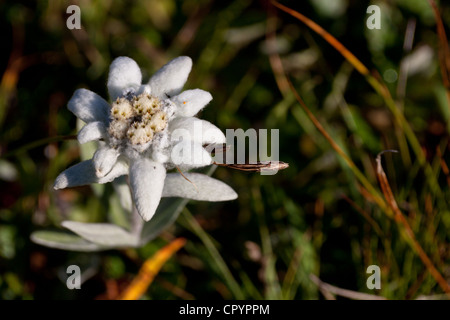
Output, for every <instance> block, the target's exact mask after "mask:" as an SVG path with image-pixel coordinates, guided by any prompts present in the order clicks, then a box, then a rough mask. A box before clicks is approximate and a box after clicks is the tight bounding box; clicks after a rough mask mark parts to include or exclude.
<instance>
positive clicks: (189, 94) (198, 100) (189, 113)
mask: <svg viewBox="0 0 450 320" xmlns="http://www.w3.org/2000/svg"><path fill="white" fill-rule="evenodd" d="M211 100H212V95H211V94H210V93H209V92H207V91H204V90H200V89H194V90H186V91H183V92H182V93H180V94H179V95H177V96H176V97H173V98H172V101H173V102H175V104H176V106H177V111H176V115H177V116H179V117H193V116H195V115H196V114H197V113H198V112H199V111H200V110H201V109H203V108H204V107H205V106H206V105H207V104H208V103H209V102H210V101H211Z"/></svg>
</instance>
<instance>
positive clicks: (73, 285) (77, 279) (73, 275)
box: [66, 264, 81, 290]
mask: <svg viewBox="0 0 450 320" xmlns="http://www.w3.org/2000/svg"><path fill="white" fill-rule="evenodd" d="M66 273H67V274H68V275H70V276H69V277H67V281H66V286H67V288H68V289H70V290H73V289H81V269H80V267H79V266H77V265H76V264H72V265H70V266H68V267H67V270H66Z"/></svg>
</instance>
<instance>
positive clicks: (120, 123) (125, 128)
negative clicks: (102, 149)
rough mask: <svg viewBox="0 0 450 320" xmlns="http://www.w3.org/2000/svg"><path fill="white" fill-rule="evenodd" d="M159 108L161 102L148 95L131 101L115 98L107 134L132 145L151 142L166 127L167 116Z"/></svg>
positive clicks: (139, 96)
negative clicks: (125, 140)
mask: <svg viewBox="0 0 450 320" xmlns="http://www.w3.org/2000/svg"><path fill="white" fill-rule="evenodd" d="M161 106H162V103H161V101H160V100H159V99H158V98H156V97H154V96H152V95H150V94H148V93H142V94H140V95H138V96H135V97H133V99H132V101H130V100H128V99H126V98H117V100H116V101H115V102H114V103H113V104H112V107H111V122H110V124H109V128H108V132H109V134H110V135H111V136H113V137H115V138H116V139H119V140H124V139H127V140H128V141H129V142H130V143H131V144H133V145H139V144H145V143H147V142H149V141H151V140H152V139H153V136H154V135H155V134H156V133H158V132H160V131H162V130H164V129H165V127H166V126H167V115H166V113H165V112H164V111H162V110H161Z"/></svg>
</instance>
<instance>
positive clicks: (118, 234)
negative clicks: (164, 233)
mask: <svg viewBox="0 0 450 320" xmlns="http://www.w3.org/2000/svg"><path fill="white" fill-rule="evenodd" d="M61 225H62V226H63V227H64V228H66V229H69V230H70V231H72V232H75V233H76V234H77V235H79V236H80V237H82V238H84V239H86V240H87V241H90V242H93V243H95V244H98V245H100V246H108V247H134V246H136V245H137V244H138V242H139V239H138V238H137V237H135V236H133V235H132V234H131V233H129V232H127V231H126V230H125V229H123V228H121V227H119V226H117V225H115V224H110V223H83V222H76V221H63V223H62V224H61Z"/></svg>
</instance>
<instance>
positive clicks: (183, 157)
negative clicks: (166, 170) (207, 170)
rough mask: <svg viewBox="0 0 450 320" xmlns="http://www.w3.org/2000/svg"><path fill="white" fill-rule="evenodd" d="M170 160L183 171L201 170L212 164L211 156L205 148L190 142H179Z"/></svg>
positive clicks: (173, 149)
mask: <svg viewBox="0 0 450 320" xmlns="http://www.w3.org/2000/svg"><path fill="white" fill-rule="evenodd" d="M170 160H171V162H172V163H173V164H175V165H176V166H178V167H179V168H180V169H181V170H189V169H193V168H200V167H204V166H207V165H210V164H211V163H212V159H211V155H210V154H209V153H208V152H207V151H206V150H205V149H204V148H203V146H202V145H201V144H199V143H196V142H192V141H189V140H187V141H182V142H179V143H177V144H176V145H175V146H174V147H173V148H172V152H171V155H170Z"/></svg>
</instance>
